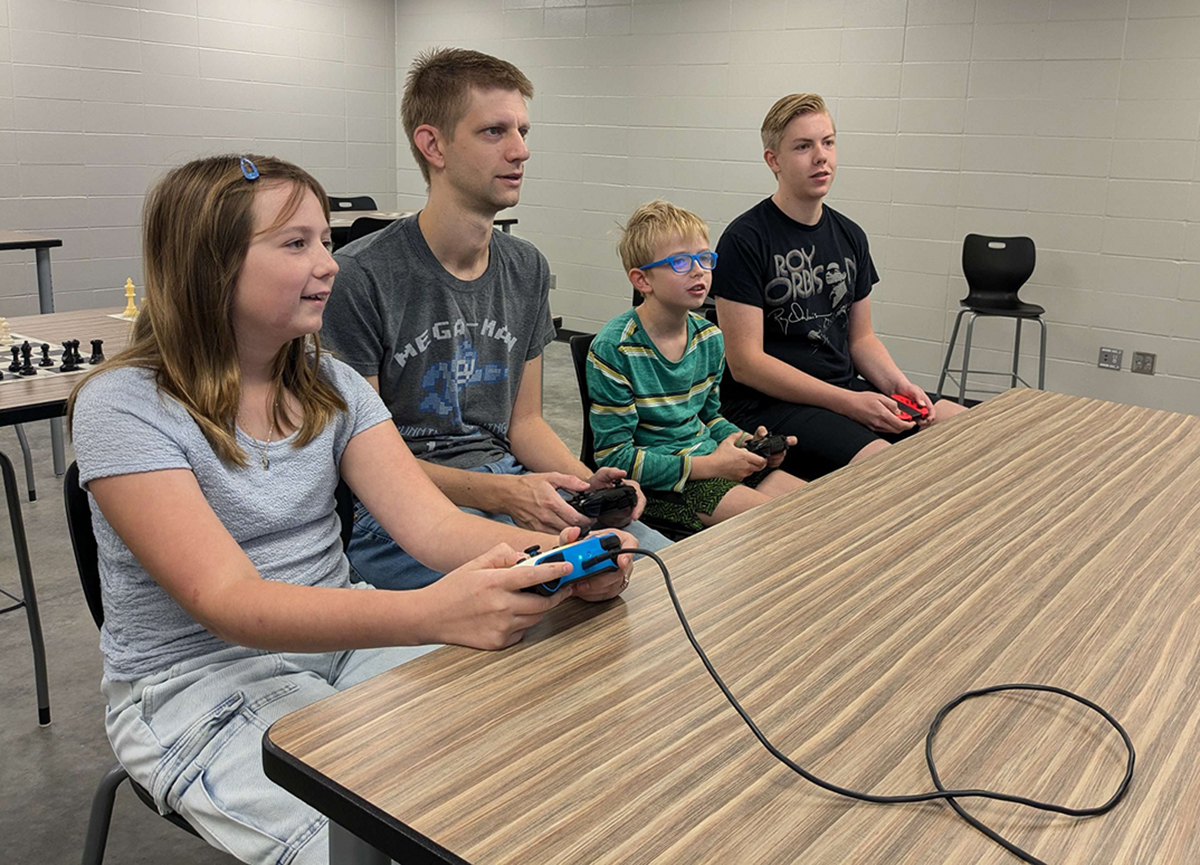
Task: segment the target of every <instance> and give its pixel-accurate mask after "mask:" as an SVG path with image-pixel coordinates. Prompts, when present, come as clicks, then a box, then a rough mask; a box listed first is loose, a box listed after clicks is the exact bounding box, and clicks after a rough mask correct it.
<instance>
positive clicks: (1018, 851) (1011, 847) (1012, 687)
mask: <svg viewBox="0 0 1200 865" xmlns="http://www.w3.org/2000/svg"><path fill="white" fill-rule="evenodd" d="M622 553H632V554H634V555H639V556H646V557H647V558H650V559H653V560H654V561H655V563H657V564H658V567H659V569H660V570H661V571H662V575H663V581H664V582H665V583H666V585H667V593H668V594H669V595H670V596H671V603H672V604H673V605H674V606H675V613H676V615H678V617H679V623H680V624H681V625H682V626H683V632H684V634H686V635H687V638H688V641H689V642H690V643H691V644H692V648H693V649H695V650H696V654H697V655H698V656H699V657H700V661H701V663H703V664H704V668H705V669H706V670H708V674H709V675H710V676H712V678H713V681H714V682H716V683H717V687H718V688H720V689H721V693H722V694H724V695H725V699H727V700H728V701H729V704H730V705H731V706H733V708H734V710H735V711H736V712H737V713H738V714H739V715H741V717H742V720H743V721H745V722H746V726H747V727H749V728H750V732H751V733H753V734H754V736H755V738H757V739H758V741H759V742H761V743H762V746H763V747H764V748H766V749H767V751H769V752H770V753H771V754H772V755H773V756H774V757H775V758H776V759H777V760H779V761H780V762H781V763H783V764H784V765H785V766H787V767H788V768H789V769H791V770H792V771H793V772H795V773H796V774H798V775H800V777H802V778H804V779H805V780H806V781H808V782H810V783H812V784H815V785H817V786H818V787H821V788H823V789H825V790H828V791H830V792H831V793H836V794H838V795H839V796H845V797H847V798H850V799H858V800H861V801H863V802H875V803H878V804H884V805H896V804H902V803H909V802H929V801H932V800H936V799H943V800H945V801H946V802H947V804H949V805H950V807H951V808H953V809H954V810H955V812H956V813H957V814H958V815H959V816H960V817H962V818H963V820H965V821H966V822H967V823H969V824H970V825H971V826H974V827H975V828H976V829H978V830H979V831H980V832H982V833H983V834H984V835H986V836H987V837H988V838H990V839H991V840H992V841H994V842H996V843H997V844H999V845H1000V846H1002V847H1003V848H1004V849H1006V850H1008V851H1009V852H1010V853H1012V854H1013V855H1015V856H1017V857H1018V858H1020V859H1021V860H1023V861H1025V862H1029V863H1033V865H1046V863H1044V862H1043V861H1042V860H1041V859H1038V858H1037V857H1036V856H1034V855H1033V854H1031V853H1029V852H1027V851H1025V850H1023V849H1022V848H1021V847H1019V846H1017V845H1016V844H1014V843H1013V842H1012V841H1009V840H1008V839H1007V838H1005V837H1004V836H1002V835H1001V834H1000V833H999V832H997V831H995V830H994V829H992V828H991V827H989V826H987V825H986V824H984V823H983V822H982V821H981V820H979V819H978V818H976V817H973V816H971V815H970V814H968V813H967V811H966V810H965V809H964V808H963V807H962V805H961V804H959V802H958V801H957V800H958V799H966V798H977V799H993V800H997V801H1001V802H1014V803H1016V804H1018V805H1025V806H1026V807H1029V808H1036V809H1038V810H1042V811H1053V812H1055V813H1058V814H1066V815H1068V816H1071V817H1094V816H1096V815H1098V814H1104V813H1106V812H1107V811H1111V810H1112V809H1113V808H1114V807H1115V806H1116V804H1117V803H1118V802H1120V801H1121V799H1122V798H1124V796H1125V793H1126V792H1127V791H1128V789H1129V784H1130V782H1131V781H1132V780H1133V764H1134V758H1135V754H1134V749H1133V740H1132V739H1130V738H1129V734H1128V733H1126V732H1125V728H1124V727H1122V726H1121V724H1120V722H1118V721H1117V719H1116V718H1114V717H1113V716H1112V715H1111V714H1109V713H1108V712H1107V711H1105V710H1104V709H1103V708H1101V707H1100V706H1098V705H1096V704H1095V703H1093V702H1092V701H1091V700H1088V699H1086V698H1084V697H1081V696H1079V695H1078V694H1074V693H1072V692H1070V691H1068V690H1066V689H1064V688H1057V687H1054V686H1053V685H1033V684H1021V683H1018V684H1009V685H993V686H991V687H987V688H980V689H978V690H975V691H968V692H967V693H965V694H960V695H959V696H957V697H955V698H954V699H953V700H951V701H950V702H949V703H947V704H946V705H944V706H943V707H942V708H941V709H940V710H938V713H937V715H936V716H935V717H934V719H933V723H931V724H930V725H929V732H928V734H926V736H925V762H926V764H927V765H928V766H929V774H930V776H931V777H932V778H933V783H934V786H935V787H937V792H934V793H915V794H911V795H898V796H881V795H876V794H873V793H862V792H859V791H858V790H851V789H849V788H846V787H840V786H838V785H837V784H833V783H831V782H829V781H826V780H824V779H822V778H818V777H817V776H816V775H814V774H812V773H811V772H809V771H808V770H806V769H805V768H804V767H803V766H801V765H800V764H798V763H796V762H795V761H793V760H792V759H791V758H790V757H788V756H787V755H786V754H784V753H783V752H782V751H780V750H779V749H778V748H776V747H775V746H774V745H773V744H771V741H770V740H769V739H768V738H767V737H766V735H764V734H763V732H762V731H761V730H760V729H758V726H757V725H756V724H755V723H754V720H753V719H752V718H751V717H750V715H749V714H748V713H747V712H746V710H745V709H743V708H742V704H741V703H739V702H738V701H737V698H736V697H734V696H733V693H732V692H731V691H730V690H729V686H728V685H726V684H725V682H724V680H723V679H722V678H721V676H720V675H719V674H718V673H717V671H716V668H715V667H713V665H712V662H711V661H710V660H709V659H708V655H707V654H705V652H704V649H703V648H701V646H700V643H699V641H698V640H697V639H696V635H695V634H694V633H692V628H691V625H689V624H688V620H687V616H686V615H685V614H684V612H683V607H682V605H681V604H680V603H679V596H678V595H676V594H675V584H674V583H673V582H672V581H671V574H670V571H668V570H667V566H666V565H665V564H664V563H663V560H662V559H660V558H659V557H658V556H657V555H655V554H654V553H652V552H650V551H649V550H642V549H638V548H637V547H632V548H623V549H620V550H615V551H613V552H611V553H610V555H611V556H612V557H613V561H616V557H617V556H618V555H620V554H622ZM1017 690H1021V691H1047V692H1049V693H1053V694H1058V695H1060V696H1063V697H1067V698H1068V699H1071V700H1074V701H1075V702H1077V703H1081V704H1082V705H1084V706H1086V707H1088V708H1089V709H1091V710H1092V711H1093V712H1096V713H1097V714H1099V715H1100V716H1101V717H1102V718H1104V720H1105V721H1107V722H1108V723H1109V724H1110V725H1111V726H1112V727H1113V728H1114V729H1115V730H1116V731H1117V732H1118V733H1119V734H1120V735H1121V739H1122V740H1123V741H1124V742H1125V748H1126V749H1127V750H1128V751H1129V759H1128V760H1127V761H1126V764H1125V777H1124V778H1123V779H1122V780H1121V783H1120V785H1119V786H1118V787H1117V791H1116V793H1114V794H1113V796H1112V798H1111V799H1109V800H1108V801H1107V802H1105V803H1104V804H1103V805H1100V806H1098V807H1094V808H1069V807H1067V806H1065V805H1058V804H1055V803H1053V802H1042V801H1039V800H1037V799H1029V798H1026V797H1025V796H1016V795H1013V794H1011V793H1000V792H997V791H995V790H980V789H968V790H947V789H946V787H945V786H944V785H943V784H942V779H941V777H940V776H939V775H938V771H937V765H936V763H935V762H934V759H933V742H934V739H935V738H936V737H937V733H938V729H939V728H940V727H941V724H942V721H943V720H944V719H945V717H946V716H947V715H948V714H950V712H951V711H952V710H953V709H955V708H956V707H957V706H959V705H960V704H962V703H964V702H966V701H967V700H970V699H973V698H975V697H982V696H985V695H987V694H994V693H997V692H999V691H1017Z"/></svg>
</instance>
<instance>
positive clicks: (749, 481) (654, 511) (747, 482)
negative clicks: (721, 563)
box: [643, 468, 774, 531]
mask: <svg viewBox="0 0 1200 865" xmlns="http://www.w3.org/2000/svg"><path fill="white" fill-rule="evenodd" d="M772 471H774V469H770V468H765V469H763V470H762V471H759V472H755V473H754V474H752V475H749V476H748V477H746V478H745V479H744V480H742V481H740V482H739V481H731V480H729V479H728V478H705V479H704V480H702V481H688V482H687V485H686V486H684V488H683V492H682V493H663V492H659V491H656V490H643V492H645V494H646V509H645V511H644V514H645V515H646V516H648V517H652V518H654V519H658V520H667V521H669V522H672V523H677V524H678V525H681V526H686V527H687V528H689V529H694V530H695V531H700V529H702V528H704V524H703V523H702V522H700V519H699V517H697V516H696V514H707V515H708V516H710V517H711V516H712V512H713V511H715V510H716V509H717V505H719V504H720V503H721V499H723V498H725V494H726V493H728V492H729V491H730V490H731V489H733V488H734V487H737V486H747V487H750V488H751V489H753V488H754V487H757V486H758V485H759V484H761V483H762V482H763V478H765V477H766V476H767V475H769V474H770V473H771V472H772Z"/></svg>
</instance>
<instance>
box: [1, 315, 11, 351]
mask: <svg viewBox="0 0 1200 865" xmlns="http://www.w3.org/2000/svg"><path fill="white" fill-rule="evenodd" d="M11 342H12V331H11V330H10V329H9V327H8V319H7V318H0V347H3V346H7V345H8V344H9V343H11Z"/></svg>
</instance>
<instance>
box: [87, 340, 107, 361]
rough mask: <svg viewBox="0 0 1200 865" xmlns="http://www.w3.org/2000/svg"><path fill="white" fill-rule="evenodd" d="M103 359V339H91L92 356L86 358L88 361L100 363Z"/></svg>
mask: <svg viewBox="0 0 1200 865" xmlns="http://www.w3.org/2000/svg"><path fill="white" fill-rule="evenodd" d="M103 360H104V340H102V339H93V340H92V356H91V358H90V359H89V360H88V363H100V362H101V361H103Z"/></svg>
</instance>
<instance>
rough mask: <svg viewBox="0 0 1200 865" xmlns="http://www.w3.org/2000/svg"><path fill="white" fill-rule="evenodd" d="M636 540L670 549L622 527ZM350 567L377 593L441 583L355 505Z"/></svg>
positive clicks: (640, 528)
mask: <svg viewBox="0 0 1200 865" xmlns="http://www.w3.org/2000/svg"><path fill="white" fill-rule="evenodd" d="M471 471H474V472H492V473H493V474H498V475H520V474H525V467H524V466H522V465H521V464H520V463H518V462H517V460H516V458H515V457H513V456H512V455H511V454H509V455H507V456H505V457H504V458H503V459H500V460H498V461H496V462H494V463H488V464H487V465H482V466H476V467H475V468H473V469H471ZM462 510H463V511H465V512H466V513H469V514H475V515H477V516H481V517H487V518H488V519H491V520H497V521H499V522H505V523H508V524H509V525H515V523H514V522H513V520H512V518H511V517H510V516H508V514H489V513H485V512H484V511H479V510H476V509H475V508H463V509H462ZM622 531H626V532H629V534H631V535H633V536H634V537H635V538H637V542H638V546H639V547H641V548H642V549H645V550H650V551H651V552H658V551H659V550H661V549H663V548H664V547H667V546H669V545H670V543H671V542H670V541H669V540H667V539H666V538H665V537H663V536H662V535H661V534H659V533H658V532H656V531H654V529H652V528H650V527H648V526H645V525H642V524H641V523H640V522H633V523H630V524H629V525H627V526H625V527H623V529H622ZM346 555H347V556H349V557H350V564H351V565H352V566H353V567H354V570H355V572H356V573H357V574H358V576H359V577H361V578H362V579H363V580H366V581H367V582H368V583H370V584H371V585H373V586H375V587H376V588H380V589H419V588H422V587H423V586H428V585H429V584H430V583H433V582H436V581H437V580H439V579H441V577H442V574H440V573H438V572H437V571H435V570H433V569H432V568H427V567H425V566H424V565H423V564H421V563H420V562H418V561H417V560H416V559H414V558H413V557H412V556H410V555H409V554H408V553H407V552H405V551H404V549H403V548H402V547H401V546H400V545H399V544H397V543H396V542H395V541H394V540H392V536H391V535H389V534H388V533H387V531H386V530H385V529H384V528H383V526H381V525H380V524H379V523H378V522H377V521H376V520H375V517H373V516H371V512H370V511H368V510H367V509H366V508H365V507H364V506H363V504H362V502H358V501H356V502H355V503H354V534H353V535H352V536H351V538H350V547H349V548H348V549H347V550H346Z"/></svg>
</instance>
